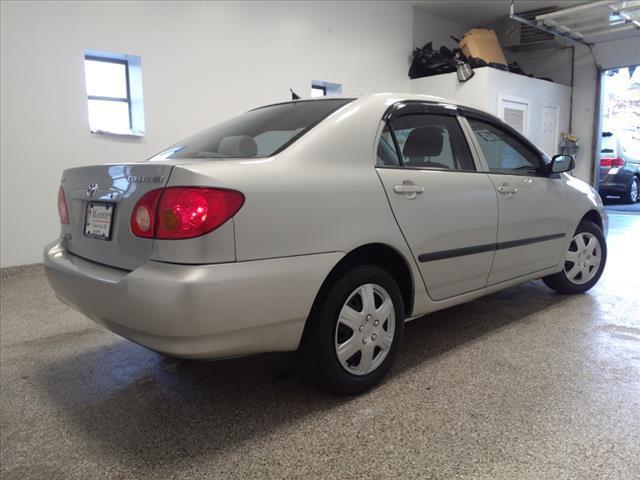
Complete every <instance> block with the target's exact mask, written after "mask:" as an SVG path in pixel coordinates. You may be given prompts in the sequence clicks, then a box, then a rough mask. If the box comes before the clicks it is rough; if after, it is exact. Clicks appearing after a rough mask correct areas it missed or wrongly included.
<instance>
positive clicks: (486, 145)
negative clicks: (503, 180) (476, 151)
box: [469, 118, 542, 175]
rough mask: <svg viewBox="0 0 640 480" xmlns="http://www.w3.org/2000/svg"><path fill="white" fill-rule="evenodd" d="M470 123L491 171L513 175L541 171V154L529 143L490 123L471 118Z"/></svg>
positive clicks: (531, 173)
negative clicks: (530, 146) (529, 145)
mask: <svg viewBox="0 0 640 480" xmlns="http://www.w3.org/2000/svg"><path fill="white" fill-rule="evenodd" d="M469 124H470V125H471V128H472V129H473V133H474V134H475V136H476V139H477V140H478V143H479V144H480V148H481V149H482V153H483V154H484V158H485V160H486V161H487V164H488V165H489V170H490V171H491V172H494V173H508V174H511V175H536V174H538V173H540V170H541V167H542V163H541V161H540V155H539V154H538V153H536V152H535V151H533V150H532V149H531V148H529V147H528V146H527V145H525V144H524V143H522V142H520V141H519V140H517V139H515V138H514V137H512V136H511V135H509V134H508V133H506V132H504V131H502V130H500V129H499V128H497V127H494V126H493V125H491V124H489V123H485V122H483V121H480V120H475V119H473V118H470V119H469Z"/></svg>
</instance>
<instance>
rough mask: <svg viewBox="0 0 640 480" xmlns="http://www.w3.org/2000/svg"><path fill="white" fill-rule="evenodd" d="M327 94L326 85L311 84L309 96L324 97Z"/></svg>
mask: <svg viewBox="0 0 640 480" xmlns="http://www.w3.org/2000/svg"><path fill="white" fill-rule="evenodd" d="M326 94H327V87H323V86H321V85H311V98H317V97H324V96H325V95H326Z"/></svg>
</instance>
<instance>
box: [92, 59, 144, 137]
mask: <svg viewBox="0 0 640 480" xmlns="http://www.w3.org/2000/svg"><path fill="white" fill-rule="evenodd" d="M84 67H85V80H86V85H87V102H88V112H89V128H90V130H91V132H93V133H112V134H121V135H143V134H144V114H143V109H142V76H141V73H140V57H135V56H131V55H120V54H113V53H104V52H85V57H84Z"/></svg>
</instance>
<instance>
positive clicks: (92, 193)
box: [87, 183, 98, 198]
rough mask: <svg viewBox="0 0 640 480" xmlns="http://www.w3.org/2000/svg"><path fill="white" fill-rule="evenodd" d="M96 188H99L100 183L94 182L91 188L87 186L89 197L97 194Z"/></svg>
mask: <svg viewBox="0 0 640 480" xmlns="http://www.w3.org/2000/svg"><path fill="white" fill-rule="evenodd" d="M96 190H98V184H97V183H92V184H91V185H90V186H89V188H87V197H89V198H91V197H93V196H94V195H95V193H96Z"/></svg>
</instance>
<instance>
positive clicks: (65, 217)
mask: <svg viewBox="0 0 640 480" xmlns="http://www.w3.org/2000/svg"><path fill="white" fill-rule="evenodd" d="M58 215H60V221H61V222H62V223H64V224H65V225H69V209H68V208H67V199H66V198H65V196H64V190H63V189H62V185H60V189H59V190H58Z"/></svg>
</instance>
